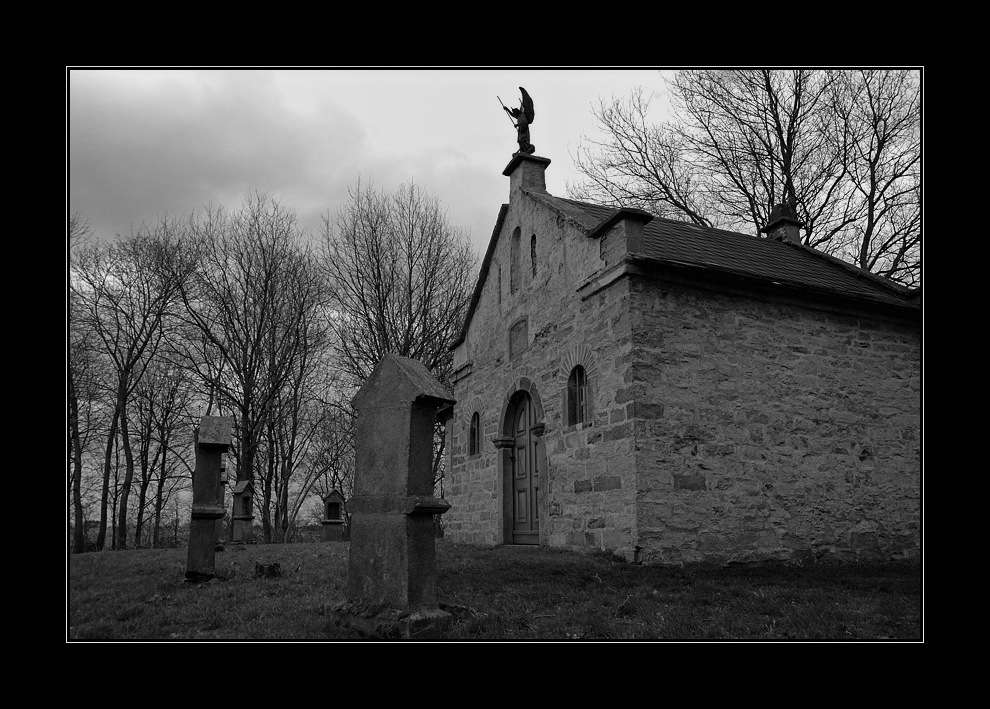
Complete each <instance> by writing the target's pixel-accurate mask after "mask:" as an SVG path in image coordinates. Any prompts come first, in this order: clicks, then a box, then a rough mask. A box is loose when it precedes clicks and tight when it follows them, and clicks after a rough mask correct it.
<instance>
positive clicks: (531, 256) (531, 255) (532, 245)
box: [529, 234, 536, 277]
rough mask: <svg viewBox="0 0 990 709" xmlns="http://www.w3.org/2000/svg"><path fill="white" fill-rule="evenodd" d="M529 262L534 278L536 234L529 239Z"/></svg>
mask: <svg viewBox="0 0 990 709" xmlns="http://www.w3.org/2000/svg"><path fill="white" fill-rule="evenodd" d="M529 262H530V265H532V267H533V276H534V277H535V276H536V234H533V235H532V236H531V237H529Z"/></svg>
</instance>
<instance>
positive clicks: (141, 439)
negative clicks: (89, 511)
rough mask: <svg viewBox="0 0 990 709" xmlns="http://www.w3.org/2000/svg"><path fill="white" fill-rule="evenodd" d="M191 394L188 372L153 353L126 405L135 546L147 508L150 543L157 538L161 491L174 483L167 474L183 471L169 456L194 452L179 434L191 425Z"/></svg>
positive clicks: (161, 504)
mask: <svg viewBox="0 0 990 709" xmlns="http://www.w3.org/2000/svg"><path fill="white" fill-rule="evenodd" d="M192 397H193V388H192V386H191V383H190V382H189V380H188V378H187V376H186V373H185V372H184V371H183V370H182V369H181V368H180V367H177V366H175V364H174V363H173V362H171V361H169V359H168V358H166V357H159V358H157V359H156V360H155V361H154V362H153V363H152V364H151V366H149V368H148V369H147V370H146V371H145V375H144V377H142V379H141V381H140V383H139V384H138V385H137V387H136V388H135V396H134V402H133V405H132V406H131V407H130V409H131V415H132V416H133V419H134V426H133V428H132V431H133V432H134V433H136V434H137V435H136V436H135V438H136V446H135V448H136V453H137V454H136V458H137V465H136V470H135V477H136V480H137V483H138V495H137V501H136V502H137V504H136V515H135V522H134V546H135V547H140V546H141V543H142V533H143V530H144V524H145V519H146V517H147V513H148V512H149V511H150V512H151V521H152V534H151V538H152V544H153V545H154V544H155V543H156V542H157V538H158V536H159V530H158V527H159V526H160V524H161V513H162V510H163V509H164V506H165V505H166V503H167V501H168V500H167V499H163V495H167V493H168V492H170V491H171V487H172V486H171V485H169V484H168V483H169V478H170V477H172V476H178V475H181V472H180V471H178V470H177V466H176V465H175V461H174V460H173V458H174V457H175V456H176V449H178V452H179V454H180V456H181V457H183V458H192V457H193V456H191V455H190V449H191V446H190V443H191V437H189V436H186V437H183V436H182V435H181V434H180V430H181V429H182V428H183V427H184V428H185V429H187V430H188V431H191V430H192V428H193V420H192V416H191V415H190V411H189V409H190V406H191V403H192ZM182 454H184V455H182ZM186 478H187V479H188V476H186ZM152 483H155V485H154V486H153V485H152Z"/></svg>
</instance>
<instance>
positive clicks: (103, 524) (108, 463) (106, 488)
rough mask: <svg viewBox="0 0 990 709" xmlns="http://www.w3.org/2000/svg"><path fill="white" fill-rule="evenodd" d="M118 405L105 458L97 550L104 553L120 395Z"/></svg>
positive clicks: (114, 413)
mask: <svg viewBox="0 0 990 709" xmlns="http://www.w3.org/2000/svg"><path fill="white" fill-rule="evenodd" d="M117 400H118V404H117V405H116V406H115V407H114V412H113V418H112V419H111V421H110V431H109V433H107V447H106V452H105V454H104V456H103V489H102V490H101V491H100V529H99V532H98V533H97V535H96V550H97V551H103V547H104V545H105V544H106V541H107V507H108V503H109V500H110V469H111V468H112V467H113V451H114V448H115V447H116V446H115V444H116V442H117V423H118V420H119V416H120V406H119V401H120V394H119V393H118V399H117Z"/></svg>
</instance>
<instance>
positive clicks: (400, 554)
mask: <svg viewBox="0 0 990 709" xmlns="http://www.w3.org/2000/svg"><path fill="white" fill-rule="evenodd" d="M351 403H352V405H353V406H354V408H355V409H356V410H357V432H356V433H357V435H356V438H355V466H354V493H353V495H352V497H351V499H350V500H349V501H348V503H347V506H348V511H349V512H350V514H351V547H350V561H349V567H348V587H347V591H348V600H347V601H346V602H344V603H342V604H340V605H339V606H338V607H337V608H336V609H335V610H336V611H337V613H336V617H337V620H338V622H341V623H343V624H346V625H350V626H353V627H357V628H358V629H359V630H360V631H361V632H363V633H364V634H366V635H371V636H377V637H402V638H426V637H436V636H437V634H438V633H439V632H440V631H441V630H442V629H443V628H444V627H445V626H447V625H448V624H449V623H450V621H451V616H450V615H449V614H448V613H446V612H444V611H442V610H440V608H439V607H438V606H437V573H436V549H435V546H434V544H435V538H434V527H433V516H434V515H437V514H443V513H444V512H446V511H447V510H448V509H449V508H450V505H449V504H447V502H446V501H445V500H443V499H440V498H437V497H434V495H433V466H432V458H433V424H434V422H435V421H436V420H437V412H438V410H439V409H441V408H443V409H444V410H446V411H450V406H451V405H452V404H453V403H454V400H453V399H452V398H451V397H450V394H449V393H448V392H447V391H446V390H445V389H444V388H443V387H442V386H441V384H440V382H439V381H437V379H436V377H434V376H433V375H432V374H431V373H430V371H429V370H428V369H427V368H426V367H425V366H424V365H423V364H422V363H420V362H418V361H416V360H414V359H409V358H407V357H398V356H395V355H386V356H385V357H384V358H383V359H382V360H381V361H380V362H379V363H378V366H376V367H375V371H374V372H372V374H371V376H370V377H369V378H368V381H367V382H366V383H365V385H364V386H363V387H361V390H360V391H359V392H358V393H357V395H356V396H355V397H354V399H353V400H352V402H351Z"/></svg>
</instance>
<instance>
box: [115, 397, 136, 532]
mask: <svg viewBox="0 0 990 709" xmlns="http://www.w3.org/2000/svg"><path fill="white" fill-rule="evenodd" d="M125 407H126V402H125V403H124V405H123V406H122V407H121V410H120V442H121V444H122V446H123V448H124V482H123V484H122V485H121V486H120V499H119V500H118V508H117V538H116V541H117V548H118V549H126V548H127V501H128V498H129V497H130V494H131V482H132V481H133V480H134V453H133V451H131V438H130V435H129V432H128V430H127V411H126V408H125Z"/></svg>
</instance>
